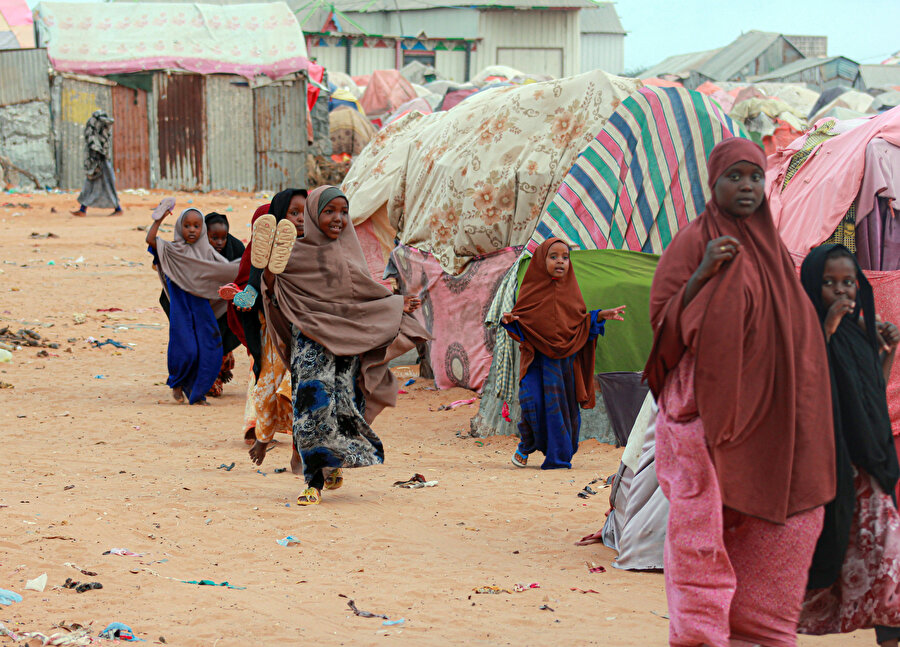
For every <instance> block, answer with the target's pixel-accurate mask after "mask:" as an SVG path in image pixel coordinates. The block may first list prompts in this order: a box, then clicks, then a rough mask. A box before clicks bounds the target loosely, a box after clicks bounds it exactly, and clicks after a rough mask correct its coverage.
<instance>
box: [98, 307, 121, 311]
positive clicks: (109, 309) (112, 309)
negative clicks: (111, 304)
mask: <svg viewBox="0 0 900 647" xmlns="http://www.w3.org/2000/svg"><path fill="white" fill-rule="evenodd" d="M97 312H125V311H124V310H122V308H97Z"/></svg>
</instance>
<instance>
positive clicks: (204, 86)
mask: <svg viewBox="0 0 900 647" xmlns="http://www.w3.org/2000/svg"><path fill="white" fill-rule="evenodd" d="M151 78H152V81H151V86H150V87H151V89H150V91H149V92H148V91H145V90H142V89H137V88H131V87H127V86H125V85H120V84H118V83H115V82H112V81H109V80H107V79H104V78H89V77H80V76H73V75H60V76H58V77H56V79H55V80H54V94H53V96H54V102H55V109H54V114H55V115H58V117H57V118H56V122H57V132H58V133H59V135H60V137H59V140H60V141H59V146H58V156H59V167H60V187H61V188H65V189H77V188H80V187H81V183H82V182H83V181H84V176H83V173H82V172H81V163H82V159H83V155H84V152H83V145H82V140H81V133H82V132H83V129H84V122H85V121H86V120H87V117H89V116H90V115H91V113H92V112H93V111H94V110H106V111H107V112H109V113H110V114H111V115H112V117H113V119H115V122H116V123H115V125H114V126H113V167H114V168H115V170H116V178H117V184H118V186H119V187H120V188H123V189H127V188H141V187H144V188H146V187H150V188H160V189H168V190H172V191H213V190H232V191H253V190H265V191H277V190H281V189H284V188H287V187H289V186H290V187H298V186H299V187H305V186H306V151H307V147H308V141H307V123H306V120H307V116H306V79H305V75H304V74H295V75H292V77H291V78H289V79H286V80H280V81H278V82H274V83H268V84H266V85H263V86H259V87H255V88H251V87H250V84H249V83H248V82H247V80H246V79H244V78H242V77H239V76H234V75H219V74H215V75H199V74H183V73H176V72H154V73H152V77H151ZM57 88H58V89H57ZM273 124H274V127H273ZM273 128H274V129H273ZM273 156H274V157H275V158H276V159H275V161H274V162H271V163H270V162H269V161H268V160H270V159H272V158H273Z"/></svg>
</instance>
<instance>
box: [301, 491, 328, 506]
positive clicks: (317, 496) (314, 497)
mask: <svg viewBox="0 0 900 647" xmlns="http://www.w3.org/2000/svg"><path fill="white" fill-rule="evenodd" d="M321 502H322V493H321V492H320V491H319V490H317V489H316V488H314V487H308V488H306V489H305V490H303V492H301V493H300V496H298V497H297V505H319V504H320V503H321Z"/></svg>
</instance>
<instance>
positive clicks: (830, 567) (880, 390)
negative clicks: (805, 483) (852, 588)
mask: <svg viewBox="0 0 900 647" xmlns="http://www.w3.org/2000/svg"><path fill="white" fill-rule="evenodd" d="M840 257H846V258H850V259H851V260H852V261H853V264H854V265H855V266H856V276H857V281H858V284H859V288H858V290H857V294H856V308H855V309H854V311H853V313H852V314H849V315H846V316H845V317H844V318H843V320H842V321H841V323H840V325H839V326H838V328H837V330H836V331H835V333H834V334H833V335H832V336H831V339H830V340H829V341H828V366H829V370H830V373H831V392H832V404H833V409H834V433H835V447H836V449H837V455H836V463H837V477H838V486H837V495H836V497H835V500H834V501H832V502H831V503H829V504H828V505H827V506H825V525H824V526H823V528H822V534H821V536H820V537H819V542H818V544H817V546H816V552H815V554H814V556H813V563H812V567H811V568H810V573H809V583H808V585H807V586H808V588H810V589H819V588H825V587H827V586H830V585H831V584H833V583H834V582H835V581H836V580H837V578H838V576H839V575H840V571H841V566H842V565H843V562H844V555H845V553H846V552H847V544H848V542H849V540H850V525H851V523H852V521H853V511H854V507H855V505H856V489H855V486H854V483H853V467H854V466H855V467H856V468H857V469H859V470H862V471H864V472H866V473H867V474H869V475H870V476H871V477H872V478H874V479H875V480H876V481H877V482H878V484H879V485H880V486H881V488H882V489H883V490H884V491H885V492H886V493H888V494H891V496H893V495H894V491H895V490H894V489H895V488H896V486H897V480H898V478H900V466H898V462H897V453H896V450H895V448H894V438H893V433H892V431H891V418H890V415H889V414H888V407H887V393H886V384H885V381H884V373H883V371H882V365H881V359H880V356H879V350H880V343H879V339H878V333H877V331H876V327H875V297H874V294H873V292H872V286H871V285H870V284H869V281H868V279H866V277H865V275H863V272H862V269H860V267H859V263H857V261H856V258H855V257H854V256H853V254H852V253H851V252H850V250H848V249H847V248H846V247H844V246H843V245H822V246H820V247H817V248H815V249H814V250H812V251H811V252H810V253H809V255H808V256H807V257H806V259H805V260H804V261H803V265H802V266H801V268H800V282H801V283H802V284H803V288H804V289H805V290H806V293H807V294H808V295H809V298H810V300H811V301H812V302H813V305H814V306H815V308H816V311H817V312H818V314H819V319H820V320H821V321H822V322H823V323H824V321H825V317H826V316H827V314H828V309H827V308H826V307H825V304H824V302H823V300H822V275H823V274H824V272H825V263H826V262H827V261H828V260H830V259H832V258H840ZM860 316H862V322H863V324H864V325H863V326H860V325H859V321H860Z"/></svg>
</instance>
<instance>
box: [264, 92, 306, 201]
mask: <svg viewBox="0 0 900 647" xmlns="http://www.w3.org/2000/svg"><path fill="white" fill-rule="evenodd" d="M253 102H254V110H255V113H256V188H257V189H259V190H262V191H281V190H283V189H287V188H301V189H302V188H306V151H307V140H306V136H307V131H306V83H305V81H303V80H296V81H291V82H283V83H273V84H271V85H267V86H263V87H260V88H255V89H254V90H253Z"/></svg>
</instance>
